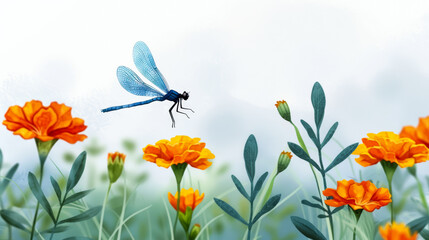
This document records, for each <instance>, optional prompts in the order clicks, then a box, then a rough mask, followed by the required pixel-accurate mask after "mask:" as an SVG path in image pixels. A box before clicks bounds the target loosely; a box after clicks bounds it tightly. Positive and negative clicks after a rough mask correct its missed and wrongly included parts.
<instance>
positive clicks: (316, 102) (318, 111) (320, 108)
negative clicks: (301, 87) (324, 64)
mask: <svg viewBox="0 0 429 240" xmlns="http://www.w3.org/2000/svg"><path fill="white" fill-rule="evenodd" d="M311 103H312V104H313V109H314V122H315V123H316V127H317V130H319V129H320V126H321V125H322V121H323V116H324V115H325V105H326V98H325V93H324V92H323V88H322V86H321V85H320V83H318V82H316V83H314V85H313V90H312V91H311Z"/></svg>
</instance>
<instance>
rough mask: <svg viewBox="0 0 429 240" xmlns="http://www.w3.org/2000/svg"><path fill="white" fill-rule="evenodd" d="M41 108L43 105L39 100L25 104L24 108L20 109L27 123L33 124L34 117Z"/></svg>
mask: <svg viewBox="0 0 429 240" xmlns="http://www.w3.org/2000/svg"><path fill="white" fill-rule="evenodd" d="M20 108H21V107H20ZM42 108H43V104H42V102H41V101H39V100H32V101H30V102H26V103H25V104H24V107H22V111H23V112H24V115H25V119H26V120H27V121H28V122H33V117H34V115H35V114H36V113H37V112H38V111H39V110H40V109H42Z"/></svg>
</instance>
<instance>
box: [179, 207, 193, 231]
mask: <svg viewBox="0 0 429 240" xmlns="http://www.w3.org/2000/svg"><path fill="white" fill-rule="evenodd" d="M179 220H180V223H181V224H182V226H183V228H184V229H185V231H186V232H187V231H188V230H189V226H190V225H191V221H192V208H191V207H189V206H188V207H186V211H185V213H182V212H179Z"/></svg>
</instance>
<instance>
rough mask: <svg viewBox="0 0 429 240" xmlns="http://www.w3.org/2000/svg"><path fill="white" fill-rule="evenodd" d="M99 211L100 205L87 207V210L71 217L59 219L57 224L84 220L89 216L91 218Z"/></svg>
mask: <svg viewBox="0 0 429 240" xmlns="http://www.w3.org/2000/svg"><path fill="white" fill-rule="evenodd" d="M100 211H101V206H97V207H93V208H90V209H88V210H87V211H85V212H83V213H81V214H78V215H76V216H74V217H71V218H67V219H64V220H61V221H60V222H59V223H58V224H63V223H67V222H80V221H85V220H88V219H90V218H93V217H95V216H97V214H98V213H99V212H100Z"/></svg>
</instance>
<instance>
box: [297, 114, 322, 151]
mask: <svg viewBox="0 0 429 240" xmlns="http://www.w3.org/2000/svg"><path fill="white" fill-rule="evenodd" d="M301 124H302V126H304V128H305V130H306V131H307V134H308V136H309V137H310V139H311V140H312V141H313V143H314V145H316V147H317V149H319V148H320V143H319V140H318V139H317V137H316V134H315V133H314V131H313V128H311V126H310V124H308V123H307V122H306V121H304V120H302V119H301Z"/></svg>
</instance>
